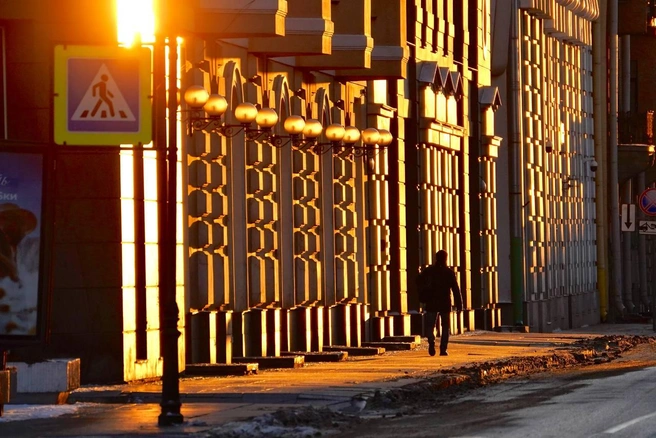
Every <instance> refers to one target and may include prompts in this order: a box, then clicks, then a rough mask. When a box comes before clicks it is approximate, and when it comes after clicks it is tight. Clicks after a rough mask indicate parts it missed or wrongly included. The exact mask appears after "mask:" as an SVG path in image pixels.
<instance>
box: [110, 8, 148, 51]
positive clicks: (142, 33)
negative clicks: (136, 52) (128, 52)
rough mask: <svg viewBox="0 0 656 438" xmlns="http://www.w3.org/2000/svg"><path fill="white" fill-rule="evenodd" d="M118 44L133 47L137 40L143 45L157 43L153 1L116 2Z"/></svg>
mask: <svg viewBox="0 0 656 438" xmlns="http://www.w3.org/2000/svg"><path fill="white" fill-rule="evenodd" d="M116 15H117V17H118V42H119V44H121V45H125V46H131V45H132V44H134V42H135V40H137V38H141V42H142V43H153V42H154V41H155V14H154V12H153V0H116Z"/></svg>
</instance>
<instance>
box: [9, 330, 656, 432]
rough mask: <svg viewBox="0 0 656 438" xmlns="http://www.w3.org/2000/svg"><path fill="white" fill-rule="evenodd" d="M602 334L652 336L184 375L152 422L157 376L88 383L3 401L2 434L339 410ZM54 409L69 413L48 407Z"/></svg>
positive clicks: (512, 342)
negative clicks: (65, 400) (447, 373)
mask: <svg viewBox="0 0 656 438" xmlns="http://www.w3.org/2000/svg"><path fill="white" fill-rule="evenodd" d="M608 334H628V335H643V336H656V332H654V331H653V327H652V325H651V324H617V325H611V324H601V325H597V326H592V327H585V328H581V329H576V330H568V331H563V332H558V333H550V334H543V333H515V332H512V333H505V332H504V333H496V332H487V331H476V332H473V333H467V334H464V335H459V336H452V337H451V342H450V345H449V356H447V357H443V356H434V357H431V356H429V355H428V353H427V348H426V342H425V340H424V341H423V343H422V345H421V346H419V347H417V348H416V349H414V350H411V351H397V352H394V351H392V352H386V353H384V354H383V355H379V356H375V357H350V358H348V359H347V360H345V361H342V362H322V363H306V365H305V366H304V367H303V368H297V369H275V370H260V371H259V372H258V373H257V374H254V375H247V376H239V377H197V378H184V377H183V378H181V379H180V380H179V387H180V399H181V402H182V415H183V416H184V422H183V424H182V425H176V426H170V427H158V426H157V418H158V416H159V414H160V412H161V408H160V406H159V402H160V399H161V391H162V387H161V384H160V383H159V382H154V383H140V384H124V385H112V386H86V387H83V388H80V389H79V390H76V391H74V392H73V393H72V394H71V396H70V398H69V402H70V401H75V402H76V404H75V405H66V406H61V407H53V406H31V407H27V406H17V407H13V406H12V405H7V406H6V407H5V415H4V416H3V417H2V418H0V436H11V437H19V436H25V437H35V436H109V435H112V436H121V435H123V436H136V435H157V436H182V435H186V434H195V433H200V432H202V431H206V430H208V429H211V428H212V427H217V426H219V425H221V424H225V423H227V422H230V421H235V420H243V419H247V418H250V417H253V416H258V415H262V414H264V413H266V412H272V411H274V410H276V409H278V408H280V407H286V406H287V407H289V406H299V405H313V406H329V407H331V408H334V409H340V408H344V407H347V406H349V405H350V403H351V399H352V397H353V396H355V395H359V394H364V395H367V394H373V393H374V392H375V391H376V390H382V391H384V390H386V389H391V388H394V387H399V386H403V385H406V384H408V383H411V382H413V381H415V380H418V379H422V378H424V377H426V376H428V375H430V374H432V373H435V372H436V371H440V370H442V369H445V368H453V367H460V366H463V365H467V364H471V363H474V362H483V361H488V360H498V359H501V358H504V357H510V356H532V355H541V354H548V353H550V352H552V351H554V350H555V349H557V348H560V347H563V346H566V345H568V344H570V343H572V342H575V341H577V340H579V339H582V338H590V337H596V336H600V335H608ZM28 408H29V409H30V411H31V412H32V413H31V414H30V415H29V416H27V417H25V416H21V410H22V409H23V410H24V409H28ZM58 408H59V409H61V410H68V411H71V412H72V414H71V415H65V416H55V414H52V415H48V414H47V412H54V411H56V409H58ZM39 410H42V412H45V414H44V415H43V416H45V417H46V418H38V417H39V414H38V412H39ZM12 416H13V418H12Z"/></svg>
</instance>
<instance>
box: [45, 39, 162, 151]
mask: <svg viewBox="0 0 656 438" xmlns="http://www.w3.org/2000/svg"><path fill="white" fill-rule="evenodd" d="M151 96H152V93H151V51H150V49H148V48H123V47H118V46H116V47H105V46H57V47H55V102H54V112H55V113H54V125H55V135H54V137H55V143H56V144H59V145H89V146H95V145H121V144H146V143H150V141H151V140H152V102H151Z"/></svg>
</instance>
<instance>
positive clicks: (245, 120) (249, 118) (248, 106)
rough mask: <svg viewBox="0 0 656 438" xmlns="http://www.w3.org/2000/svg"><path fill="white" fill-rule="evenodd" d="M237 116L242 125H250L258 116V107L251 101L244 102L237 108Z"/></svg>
mask: <svg viewBox="0 0 656 438" xmlns="http://www.w3.org/2000/svg"><path fill="white" fill-rule="evenodd" d="M235 118H236V119H237V120H238V121H239V123H241V124H242V125H250V124H251V123H252V122H253V121H254V120H255V119H256V118H257V107H256V106H255V105H253V104H252V103H250V102H242V103H240V104H239V105H237V108H235Z"/></svg>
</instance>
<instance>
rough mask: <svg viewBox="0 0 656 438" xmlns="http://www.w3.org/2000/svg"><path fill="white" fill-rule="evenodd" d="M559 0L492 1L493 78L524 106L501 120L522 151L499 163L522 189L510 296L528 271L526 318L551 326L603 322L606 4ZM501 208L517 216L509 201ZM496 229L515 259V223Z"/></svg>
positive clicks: (505, 295) (505, 294)
mask: <svg viewBox="0 0 656 438" xmlns="http://www.w3.org/2000/svg"><path fill="white" fill-rule="evenodd" d="M520 3H521V2H520ZM561 3H562V2H558V1H546V2H540V3H539V4H538V3H535V2H533V3H532V4H531V5H528V4H524V3H521V4H520V8H519V10H518V11H517V13H516V14H513V12H512V10H511V8H508V7H507V2H500V1H494V2H493V3H492V7H493V10H494V14H493V16H494V17H495V20H494V22H493V28H494V31H493V35H494V37H493V40H494V41H495V47H494V51H493V53H492V63H493V69H492V70H493V73H492V74H493V83H494V84H496V85H497V86H498V87H499V89H500V90H502V91H501V98H502V100H503V101H504V102H511V101H512V99H513V96H512V93H513V92H516V93H517V96H516V97H517V102H518V103H517V107H516V108H509V107H508V106H504V107H503V109H502V110H500V111H499V118H498V122H499V123H498V125H497V129H498V132H499V133H500V134H499V135H501V136H502V137H504V138H506V139H508V141H507V142H506V144H507V145H508V148H509V149H510V148H516V151H517V154H516V158H515V159H513V157H512V154H511V153H509V154H507V155H505V156H504V157H503V158H502V159H500V172H499V175H500V181H499V183H500V186H499V189H500V191H501V192H506V193H512V192H513V187H512V182H511V181H510V177H509V175H511V174H512V173H513V172H515V173H516V174H517V175H518V180H519V188H520V191H521V192H520V195H519V197H520V200H521V202H520V203H519V204H520V207H519V208H520V209H521V211H520V212H519V214H518V216H519V217H520V220H521V234H520V235H519V239H518V241H519V242H520V245H521V246H520V247H519V248H518V250H519V253H521V254H522V257H521V259H519V260H517V264H518V265H519V267H520V268H519V269H518V270H517V271H515V272H512V271H511V266H510V264H506V263H501V264H500V270H501V271H500V274H501V275H500V278H501V290H502V299H503V301H506V302H511V301H512V300H513V296H512V293H511V283H512V280H513V278H512V277H513V276H519V277H521V278H519V282H518V283H519V285H520V287H522V289H523V290H521V291H520V294H519V296H520V297H521V298H522V301H523V303H522V314H523V315H521V316H519V320H520V321H522V322H524V323H525V324H526V325H528V326H529V327H530V329H531V330H535V331H546V332H549V331H551V330H556V329H567V328H571V327H579V326H581V325H586V324H593V323H595V322H598V321H599V296H598V293H597V253H596V241H597V235H596V227H595V224H596V221H595V218H596V213H595V199H596V195H595V191H596V189H595V173H594V172H593V171H592V170H591V169H590V163H591V162H592V161H593V160H594V157H595V143H594V130H593V126H594V124H593V100H592V96H593V81H592V67H593V66H592V23H593V21H594V20H596V19H597V18H598V14H599V9H598V6H597V2H596V1H588V2H584V1H574V2H570V3H569V4H568V5H563V4H561ZM512 20H517V37H516V41H517V44H518V48H517V53H518V60H517V61H518V62H517V65H513V64H512V62H511V61H509V59H511V58H510V57H509V56H508V52H507V50H508V45H509V42H512V35H511V32H510V31H507V29H511V28H512ZM511 50H512V48H511ZM513 70H514V71H513ZM509 78H515V79H510V80H509ZM513 81H515V82H514V83H513ZM509 84H513V85H514V84H516V86H515V87H514V88H513V87H511V85H509ZM515 90H517V91H515ZM515 111H516V113H515ZM516 114H519V115H520V116H519V117H518V119H515V115H516ZM514 120H518V122H517V123H514ZM514 135H516V136H517V137H516V138H518V139H519V142H518V143H517V144H516V145H515V144H512V139H513V138H515V137H514ZM501 204H502V205H501V209H502V210H504V211H509V212H510V214H511V215H512V208H513V206H512V203H511V201H510V198H509V197H508V198H506V197H504V198H503V200H502V201H501ZM498 231H499V236H500V248H501V252H500V254H499V260H511V263H512V258H513V255H512V253H511V247H512V242H511V236H512V235H513V233H512V232H511V226H510V223H509V221H504V222H500V223H499V229H498ZM513 322H515V321H513Z"/></svg>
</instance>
